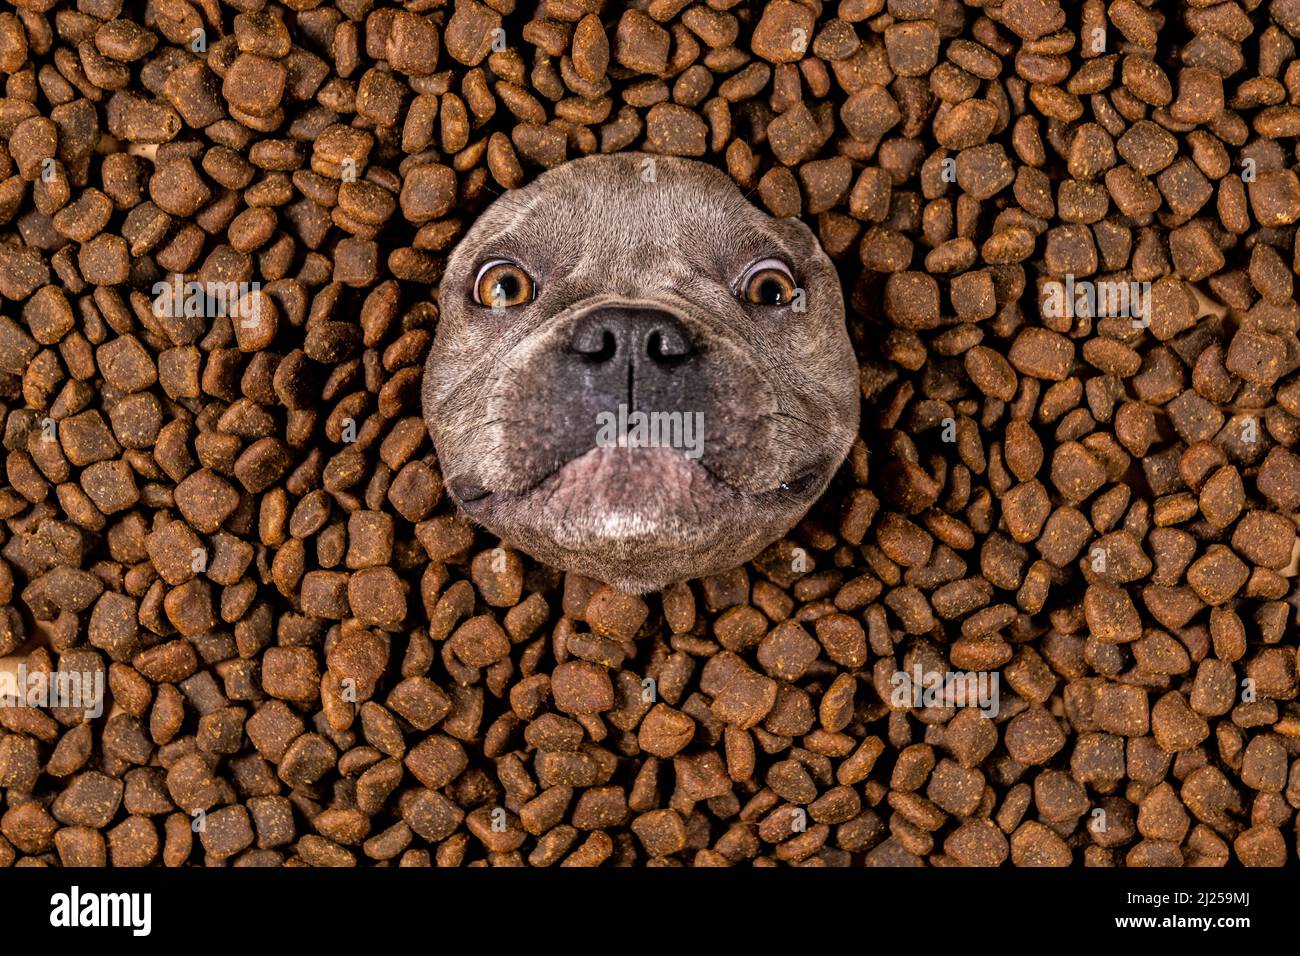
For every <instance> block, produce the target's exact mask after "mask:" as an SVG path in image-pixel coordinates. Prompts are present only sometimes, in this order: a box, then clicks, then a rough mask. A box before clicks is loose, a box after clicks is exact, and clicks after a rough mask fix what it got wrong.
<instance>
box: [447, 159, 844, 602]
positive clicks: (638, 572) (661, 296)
mask: <svg viewBox="0 0 1300 956" xmlns="http://www.w3.org/2000/svg"><path fill="white" fill-rule="evenodd" d="M438 304H439V311H440V319H439V324H438V330H437V335H436V337H435V341H434V343H433V347H432V349H431V351H430V353H429V358H428V364H427V367H426V370H425V378H424V392H423V403H424V416H425V419H426V421H427V422H428V426H429V431H430V434H431V436H432V438H433V442H434V446H435V448H436V450H437V453H438V457H439V460H440V462H441V467H442V470H443V476H444V479H445V482H446V486H447V490H448V493H449V494H450V495H451V497H452V498H453V500H454V501H455V502H456V503H457V505H459V507H460V508H461V509H462V510H463V511H464V512H465V513H466V514H467V515H469V516H470V517H471V518H472V519H473V520H474V521H476V522H477V523H479V524H481V525H483V526H484V527H486V528H487V529H488V530H490V531H491V532H493V533H494V534H496V535H498V536H500V537H501V538H503V539H504V540H505V541H507V542H509V543H511V544H513V545H515V546H517V547H519V548H521V549H522V550H524V551H526V552H527V553H529V554H531V555H532V556H533V557H535V558H537V559H538V560H541V561H543V562H545V563H547V564H550V565H553V566H555V567H559V568H562V569H565V570H572V571H577V572H579V573H582V574H585V575H588V576H590V577H593V578H596V579H598V580H601V581H604V582H606V583H609V584H613V585H615V586H617V587H620V588H623V589H625V590H628V591H632V592H644V591H649V590H654V589H656V588H661V587H663V586H665V585H667V584H670V583H672V582H674V581H680V580H684V579H686V578H691V577H698V576H701V575H705V574H711V573H715V572H717V571H721V570H725V569H727V568H730V567H734V566H736V565H738V564H741V563H744V562H745V561H747V560H749V559H750V558H752V557H753V556H754V555H755V554H757V553H758V552H759V551H760V550H762V548H764V547H766V546H767V545H768V544H770V543H771V542H772V541H774V540H776V539H777V538H779V537H780V536H781V535H782V534H784V533H785V532H786V531H788V530H789V529H790V528H791V527H792V526H793V525H794V524H795V523H796V522H798V521H799V519H800V518H801V517H802V516H803V515H804V513H805V512H806V511H807V510H808V508H809V507H810V506H811V505H812V503H813V502H814V501H816V499H817V498H818V496H819V495H820V494H821V493H822V492H823V491H824V490H825V488H826V486H827V484H828V483H829V482H830V480H831V478H832V477H833V475H834V473H835V471H836V469H837V468H838V467H839V465H840V464H841V462H842V461H843V460H844V458H845V456H846V455H847V454H848V450H849V447H850V445H851V444H852V442H853V438H854V436H855V435H856V434H857V427H858V405H859V398H858V379H857V363H856V360H855V357H854V354H853V349H852V346H851V345H850V343H849V338H848V334H847V332H846V329H845V324H844V301H843V297H842V295H841V292H840V285H839V279H838V277H837V276H836V273H835V269H834V267H833V266H832V265H831V263H830V260H829V259H828V258H827V257H826V255H825V253H824V252H822V250H821V248H820V246H819V245H818V243H817V240H816V238H815V237H814V236H813V234H812V232H811V231H810V230H809V229H808V227H807V226H805V225H804V224H803V223H802V222H800V221H798V220H796V219H783V220H777V219H773V218H772V217H771V216H768V215H766V214H764V213H763V212H761V211H759V210H758V209H757V208H755V207H754V206H753V205H751V204H750V203H749V202H747V201H746V200H745V198H744V197H743V196H742V195H741V194H740V192H739V190H738V189H737V188H736V186H735V184H734V183H733V182H732V181H731V179H730V178H728V177H727V176H726V175H725V174H724V173H723V172H721V171H720V170H718V169H715V168H714V167H712V166H708V165H706V164H703V163H698V162H692V161H690V160H682V159H675V158H670V157H662V156H658V157H650V156H648V155H644V154H638V153H621V154H614V155H609V156H592V157H588V158H585V159H579V160H575V161H573V162H570V163H567V164H565V165H563V166H560V167H558V168H556V169H554V170H551V171H549V172H546V173H544V174H542V175H541V176H539V177H538V178H537V179H536V180H534V181H533V182H532V183H531V184H529V185H528V186H526V187H525V188H522V189H519V190H515V191H512V192H509V193H507V194H506V195H504V196H502V197H501V198H500V199H498V200H496V201H495V202H494V203H493V204H492V205H491V206H490V207H489V208H488V209H487V210H486V211H485V212H483V214H482V215H481V216H479V218H478V219H477V221H476V222H475V223H474V225H473V226H472V227H471V229H470V230H469V232H468V233H467V234H466V236H465V237H464V239H462V240H461V242H460V243H459V245H458V246H457V247H456V249H455V251H454V252H453V253H452V255H451V258H450V260H449V262H448V264H447V270H446V273H445V275H444V277H443V279H442V284H441V287H440V290H439V294H438Z"/></svg>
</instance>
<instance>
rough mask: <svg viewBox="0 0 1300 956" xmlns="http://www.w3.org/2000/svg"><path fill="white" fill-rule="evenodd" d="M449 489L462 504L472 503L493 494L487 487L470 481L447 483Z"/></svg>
mask: <svg viewBox="0 0 1300 956" xmlns="http://www.w3.org/2000/svg"><path fill="white" fill-rule="evenodd" d="M447 490H448V491H449V492H451V496H452V497H453V498H455V499H456V501H458V502H459V503H460V504H462V505H472V504H474V503H476V502H479V501H482V500H483V499H484V498H487V497H489V496H490V495H491V494H492V492H491V491H490V490H488V489H487V488H484V487H483V486H481V485H476V484H473V483H471V482H468V481H453V482H451V483H450V484H448V485H447Z"/></svg>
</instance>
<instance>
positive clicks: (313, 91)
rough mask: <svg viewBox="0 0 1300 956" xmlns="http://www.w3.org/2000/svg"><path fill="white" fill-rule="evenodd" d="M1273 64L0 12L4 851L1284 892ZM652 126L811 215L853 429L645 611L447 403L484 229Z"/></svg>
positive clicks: (1193, 23) (1040, 16) (615, 22)
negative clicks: (1078, 878) (760, 528)
mask: <svg viewBox="0 0 1300 956" xmlns="http://www.w3.org/2000/svg"><path fill="white" fill-rule="evenodd" d="M1298 42H1300V0H1224V2H1214V0H1190V2H1188V3H1178V4H1174V3H1159V2H1141V0H1113V2H1109V3H1107V2H1104V0H1082V2H1079V3H1064V2H1058V0H1002V2H1000V3H999V2H996V0H966V2H964V3H963V2H959V0H840V2H838V3H831V2H828V3H822V2H819V0H808V2H797V0H770V2H761V0H755V2H748V0H745V2H737V0H706V2H692V0H650V2H648V3H647V2H645V0H637V2H634V3H633V4H631V5H615V4H612V3H611V4H605V3H603V2H602V0H542V2H541V3H536V4H520V5H518V6H517V5H516V3H515V0H489V2H486V3H482V2H478V0H405V2H400V3H376V2H374V0H283V2H275V0H149V2H141V0H16V3H15V5H14V6H13V7H11V8H9V9H6V10H5V11H4V12H0V74H2V78H3V97H2V98H0V145H3V149H0V236H2V238H0V297H2V299H0V436H2V439H3V448H2V449H0V454H3V458H4V468H3V476H2V477H0V658H3V673H2V674H0V676H3V677H4V678H5V679H4V680H0V689H3V690H5V695H6V696H5V699H4V700H3V701H2V702H0V703H3V706H0V794H2V795H3V801H2V804H0V864H5V865H45V864H49V865H63V866H77V865H87V864H90V865H95V864H105V863H107V864H109V865H112V866H145V865H155V866H157V865H164V866H182V865H222V864H225V865H232V866H262V865H311V866H353V865H380V864H387V865H400V866H429V865H435V866H457V865H493V866H496V865H529V866H550V865H561V866H594V865H667V864H671V865H689V866H728V865H738V866H748V865H761V866H770V865H780V864H789V865H805V866H862V865H866V866H901V865H922V864H925V865H997V864H1004V863H1005V864H1014V865H1018V866H1033V865H1052V866H1063V865H1076V866H1082V865H1093V866H1152V865H1157V866H1165V865H1224V864H1228V863H1230V862H1239V863H1243V864H1246V865H1258V866H1277V865H1281V864H1283V863H1286V862H1291V863H1294V862H1295V859H1296V843H1297V817H1296V808H1297V807H1300V760H1298V759H1297V758H1298V757H1300V705H1298V704H1297V691H1300V684H1298V683H1297V645H1300V636H1298V629H1297V623H1296V622H1297V611H1298V609H1300V600H1298V597H1300V592H1298V591H1297V577H1296V566H1297V518H1298V515H1300V455H1298V454H1297V451H1298V450H1300V449H1298V448H1297V446H1298V445H1300V374H1298V372H1297V370H1298V369H1300V341H1298V340H1297V330H1298V329H1300V309H1298V308H1297V305H1296V302H1295V299H1294V286H1293V273H1294V271H1295V264H1296V262H1297V256H1298V255H1300V248H1297V246H1296V228H1295V225H1296V222H1297V221H1298V220H1300V177H1298V176H1297V173H1296V165H1297V151H1296V148H1297V140H1298V138H1300V57H1298V56H1297V43H1298ZM620 150H644V151H648V152H651V153H659V154H673V155H679V156H687V157H694V158H698V159H701V160H704V161H706V162H710V163H713V164H715V165H717V166H719V167H721V168H723V169H725V170H726V171H727V172H728V173H729V174H730V175H731V176H732V178H733V179H734V180H735V181H736V182H737V183H738V184H739V185H740V186H741V188H742V189H743V190H744V191H746V192H747V193H748V194H749V195H750V197H751V199H752V200H753V201H754V202H755V203H757V204H758V205H760V206H762V207H764V208H766V209H767V210H768V211H770V212H771V213H772V214H773V215H776V216H801V217H803V218H804V219H805V221H807V222H808V223H809V225H810V226H812V227H813V229H814V230H815V231H816V232H817V233H818V235H819V236H820V238H821V241H822V244H823V246H824V247H825V248H826V250H827V252H828V253H829V254H830V255H831V256H832V258H833V259H834V260H835V262H836V264H837V266H838V268H839V269H840V273H841V276H842V278H843V282H844V288H845V294H846V300H847V301H848V304H849V315H848V323H849V329H850V334H851V336H852V338H853V341H854V343H855V346H856V347H857V350H858V354H859V358H860V361H861V386H862V396H863V409H864V420H863V427H862V435H861V442H860V443H859V444H858V445H857V446H856V447H855V449H854V451H853V453H852V454H851V455H850V458H849V461H848V462H847V463H846V464H845V466H844V468H843V469H842V471H841V473H840V475H839V476H838V478H837V479H836V482H835V483H834V484H833V485H832V487H831V489H830V491H829V492H828V493H827V495H826V496H825V498H824V500H823V501H822V502H821V503H820V504H819V505H818V506H817V507H816V508H815V509H814V511H813V512H812V513H811V514H810V515H809V516H808V518H807V519H806V520H805V521H804V522H802V523H801V524H800V525H799V526H798V527H797V528H796V529H794V530H793V531H792V532H791V533H790V535H789V536H788V537H787V538H786V539H784V540H782V541H779V542H778V543H776V544H774V545H773V546H772V547H770V548H769V549H768V550H767V551H765V552H764V553H763V554H762V555H760V556H759V557H758V558H757V559H756V560H754V561H753V562H752V563H750V564H749V565H747V566H744V567H739V568H736V569H735V570H733V571H730V572H728V573H725V574H721V575H718V576H716V577H713V578H710V579H707V580H700V581H691V582H686V583H682V584H679V585H676V586H673V587H671V588H669V589H668V590H666V591H665V592H663V593H662V594H659V595H651V596H648V597H646V598H644V599H643V598H640V597H632V596H628V595H625V594H623V593H621V592H618V591H615V590H613V589H611V588H609V587H607V586H602V585H600V584H599V583H597V582H594V581H590V580H587V579H583V578H580V577H577V576H575V575H565V574H562V573H560V572H558V571H555V570H553V569H550V568H547V567H544V566H540V565H538V564H537V563H536V562H534V561H532V560H531V559H530V558H528V557H527V556H526V555H524V554H521V553H519V552H517V551H515V550H513V549H511V547H510V545H509V542H500V541H498V540H496V539H495V538H493V537H491V536H489V535H487V534H485V533H484V532H482V531H481V530H476V529H475V528H474V527H472V526H471V525H470V524H469V523H468V522H466V521H465V520H464V519H463V518H461V517H458V516H457V514H456V513H455V510H454V508H453V507H452V505H451V503H450V502H449V500H448V499H447V496H446V495H445V493H444V490H443V485H442V479H441V476H440V473H439V467H438V460H437V457H436V455H435V454H434V452H433V449H432V447H431V446H430V443H429V439H428V435H427V432H426V429H425V425H424V422H423V420H422V418H421V410H420V401H419V392H420V382H421V378H422V372H423V360H424V358H425V355H426V353H427V351H428V348H429V344H430V341H431V338H432V336H433V334H434V331H435V330H436V328H437V323H438V310H437V307H436V304H435V302H434V296H435V294H436V291H437V285H438V280H439V277H440V275H441V271H442V268H443V265H444V263H445V261H446V257H447V254H448V252H449V251H450V249H451V248H452V247H453V246H454V245H455V243H456V242H457V240H458V238H459V237H460V236H461V235H463V233H464V232H465V230H466V228H467V227H468V225H469V224H470V223H472V221H473V219H474V217H475V215H476V214H477V213H478V212H479V211H481V210H482V209H483V208H484V207H485V206H486V205H487V204H488V203H489V202H490V201H491V200H492V199H494V198H495V197H496V196H497V195H499V194H500V193H501V192H503V191H504V190H506V189H509V188H512V187H515V186H518V185H521V184H523V183H525V182H527V181H529V180H530V179H531V178H532V177H534V176H536V175H537V174H538V173H539V172H541V171H542V170H545V169H548V168H553V167H555V166H557V165H559V164H561V163H564V162H566V161H567V160H570V159H573V158H575V157H579V156H583V155H587V154H591V153H600V152H606V153H607V152H614V151H620ZM95 688H99V689H100V690H101V692H102V694H101V697H95V696H94V695H93V693H88V692H89V691H93V690H94V689H95Z"/></svg>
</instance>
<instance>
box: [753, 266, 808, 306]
mask: <svg viewBox="0 0 1300 956" xmlns="http://www.w3.org/2000/svg"><path fill="white" fill-rule="evenodd" d="M796 290H797V286H796V285H795V282H794V275H793V274H792V273H791V272H790V267H789V266H787V265H786V264H785V263H784V262H782V261H781V260H780V259H763V260H761V261H759V262H755V263H754V264H753V265H752V266H750V267H749V269H747V270H746V271H745V275H744V276H743V277H742V278H741V280H740V294H741V296H743V297H744V299H745V301H746V302H749V303H750V304H752V305H789V304H790V302H791V301H792V300H793V299H794V295H795V292H796Z"/></svg>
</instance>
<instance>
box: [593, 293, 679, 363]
mask: <svg viewBox="0 0 1300 956" xmlns="http://www.w3.org/2000/svg"><path fill="white" fill-rule="evenodd" d="M569 347H570V349H572V351H574V352H575V353H577V354H578V355H580V356H582V358H583V359H584V360H585V361H587V362H589V363H591V364H593V365H603V364H606V363H611V364H614V365H617V366H619V367H623V366H625V365H631V366H633V367H636V366H643V365H646V364H647V363H649V366H650V367H653V366H671V365H676V364H679V363H681V362H683V361H686V360H688V359H690V357H691V356H692V355H694V354H695V348H694V346H693V345H692V343H691V336H690V333H689V332H688V331H687V330H686V327H685V326H684V325H683V324H682V323H681V322H680V321H679V320H678V319H677V317H676V316H674V315H672V314H671V313H669V312H665V311H664V310H663V309H655V308H638V307H635V306H619V307H613V308H607V309H597V310H595V311H593V312H590V313H588V314H587V315H585V316H583V317H582V318H581V319H579V320H578V322H577V324H575V325H574V327H573V337H572V340H571V341H570V343H569Z"/></svg>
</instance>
